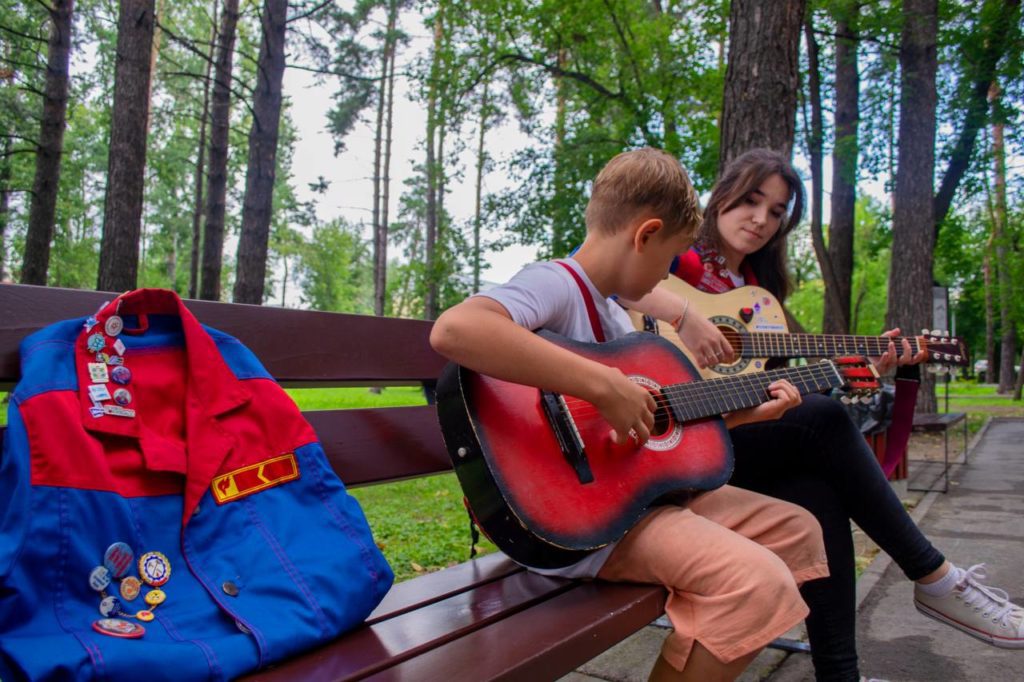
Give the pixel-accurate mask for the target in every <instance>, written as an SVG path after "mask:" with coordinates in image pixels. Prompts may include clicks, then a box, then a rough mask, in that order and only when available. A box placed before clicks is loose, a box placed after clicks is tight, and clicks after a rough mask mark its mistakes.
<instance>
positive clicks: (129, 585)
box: [121, 575, 142, 601]
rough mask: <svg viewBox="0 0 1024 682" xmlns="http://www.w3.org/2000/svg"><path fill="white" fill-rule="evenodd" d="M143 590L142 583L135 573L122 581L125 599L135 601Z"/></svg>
mask: <svg viewBox="0 0 1024 682" xmlns="http://www.w3.org/2000/svg"><path fill="white" fill-rule="evenodd" d="M141 591H142V583H140V582H139V579H138V578H136V577H135V576H134V575H130V576H128V577H126V578H125V579H124V580H122V581H121V598H122V599H124V600H125V601H133V600H134V599H135V598H136V597H138V596H139V592H141Z"/></svg>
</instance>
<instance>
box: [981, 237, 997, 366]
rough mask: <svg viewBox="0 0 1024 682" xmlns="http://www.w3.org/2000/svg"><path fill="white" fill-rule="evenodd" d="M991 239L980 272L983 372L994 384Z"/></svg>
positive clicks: (994, 357)
mask: <svg viewBox="0 0 1024 682" xmlns="http://www.w3.org/2000/svg"><path fill="white" fill-rule="evenodd" d="M992 251H993V246H992V239H991V237H990V238H989V240H988V243H987V244H986V245H985V261H984V263H983V265H982V270H983V272H984V275H985V363H986V364H987V365H988V369H986V370H985V381H986V383H990V384H991V383H995V381H993V379H992V377H994V376H996V368H997V367H999V358H997V357H996V312H995V296H994V295H993V291H992V290H993V289H994V287H995V284H994V283H993V281H992V280H993V277H992Z"/></svg>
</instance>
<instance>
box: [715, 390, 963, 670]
mask: <svg viewBox="0 0 1024 682" xmlns="http://www.w3.org/2000/svg"><path fill="white" fill-rule="evenodd" d="M731 435H732V442H733V446H734V448H735V454H736V471H735V473H734V474H733V477H732V480H731V481H730V483H731V484H733V485H737V486H740V487H742V488H747V489H749V490H754V491H756V492H760V493H764V494H766V495H771V496H773V497H777V498H779V499H783V500H786V501H789V502H793V503H796V504H799V505H800V506H802V507H804V508H805V509H807V510H808V511H810V512H811V513H812V514H814V516H815V517H816V518H817V519H818V522H819V523H820V524H821V528H822V531H823V532H824V538H825V550H826V553H827V554H828V567H829V572H830V574H831V575H830V576H829V577H828V578H825V579H822V580H813V581H811V582H808V583H806V584H805V585H804V586H803V587H802V588H801V590H800V591H801V594H802V595H803V598H804V601H806V602H807V605H808V606H809V607H810V609H811V613H810V615H809V616H808V617H807V632H808V636H809V638H810V642H811V656H812V658H813V660H814V670H815V674H816V676H817V679H819V680H844V681H845V680H857V679H858V678H859V672H858V670H857V641H856V631H855V627H856V612H855V603H856V584H855V583H856V573H855V569H854V555H853V538H852V535H851V533H850V519H853V521H855V522H856V523H857V525H858V526H859V527H860V528H861V529H863V531H864V532H865V533H867V535H868V537H870V538H871V539H872V540H874V541H875V542H876V543H877V544H878V546H879V547H881V548H882V550H883V551H885V552H886V553H887V554H889V556H891V557H892V558H893V560H894V561H896V563H897V564H898V565H899V567H900V568H901V569H903V572H904V573H905V574H906V576H907V577H908V578H909V579H911V580H917V579H919V578H922V577H924V576H926V575H928V574H929V573H931V572H932V571H934V570H935V569H937V568H938V567H939V566H941V565H942V563H943V561H944V560H945V559H944V557H943V556H942V554H941V553H939V551H938V550H936V549H935V548H934V547H933V546H932V544H931V542H929V540H928V538H926V537H925V536H924V535H923V534H922V533H921V531H920V530H919V529H918V527H917V526H916V525H915V524H914V522H913V521H912V520H911V518H910V516H909V515H908V514H907V512H906V510H905V509H904V508H903V504H902V503H901V502H900V500H899V498H898V497H897V496H896V494H895V493H894V492H893V490H892V487H891V486H890V485H889V482H888V481H887V480H886V479H885V475H884V474H883V473H882V470H881V468H880V467H879V466H878V462H877V460H876V459H875V455H874V453H873V452H872V451H871V449H870V448H869V447H868V445H867V442H866V441H865V440H864V437H863V436H862V435H861V434H860V431H859V430H858V429H857V427H856V426H854V424H853V422H852V421H850V419H849V417H848V416H847V415H846V412H845V410H843V408H842V406H841V405H840V404H839V403H838V402H836V401H835V400H832V399H831V398H827V397H825V396H823V395H818V394H814V395H809V396H805V397H804V400H803V403H802V404H801V405H800V406H799V407H796V408H794V409H792V410H789V411H788V412H786V414H785V415H784V416H783V417H782V419H780V420H778V421H773V422H762V423H758V424H748V425H746V426H740V427H737V428H735V429H733V430H732V432H731ZM910 607H911V605H910V604H907V608H910Z"/></svg>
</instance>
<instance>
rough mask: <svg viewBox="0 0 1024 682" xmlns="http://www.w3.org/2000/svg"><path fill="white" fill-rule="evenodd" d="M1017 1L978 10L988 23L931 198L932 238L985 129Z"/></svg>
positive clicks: (993, 2)
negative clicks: (959, 119) (950, 146)
mask: <svg viewBox="0 0 1024 682" xmlns="http://www.w3.org/2000/svg"><path fill="white" fill-rule="evenodd" d="M1020 1H1021V0H986V2H985V4H984V6H983V8H982V11H981V14H980V16H981V17H982V18H983V19H984V18H986V17H987V18H990V19H991V20H990V21H984V20H983V21H982V22H981V23H980V25H979V27H978V31H977V38H978V40H980V41H982V45H983V49H982V51H981V54H980V55H979V57H978V59H977V61H975V62H973V63H969V64H968V71H969V73H968V78H971V79H972V80H973V82H972V85H971V90H970V98H969V99H968V101H967V106H966V111H965V112H964V123H963V128H962V129H961V131H960V136H959V137H958V138H957V141H956V145H955V146H954V147H953V154H952V156H950V158H949V165H948V166H947V167H946V172H945V173H944V174H943V176H942V182H941V184H940V185H939V191H938V193H937V194H936V195H935V236H936V238H938V235H939V229H940V227H941V226H942V221H943V220H945V219H946V214H948V213H949V207H950V206H951V205H952V203H953V195H954V194H955V193H956V188H957V186H959V184H960V180H962V179H963V176H964V174H965V173H966V172H967V168H968V166H969V165H970V163H971V156H972V155H973V153H974V144H975V141H976V140H977V138H978V131H979V130H981V128H982V127H983V126H984V125H985V116H986V114H987V113H988V109H989V90H990V88H991V87H992V85H993V84H994V83H995V79H996V74H997V69H998V66H999V62H1000V60H1001V59H1002V58H1003V55H1004V54H1006V50H1007V48H1008V47H1009V45H1010V43H1011V41H1010V40H1009V38H1010V36H1011V35H1013V33H1014V32H1016V27H1017V26H1018V25H1019V22H1020ZM993 10H994V11H993Z"/></svg>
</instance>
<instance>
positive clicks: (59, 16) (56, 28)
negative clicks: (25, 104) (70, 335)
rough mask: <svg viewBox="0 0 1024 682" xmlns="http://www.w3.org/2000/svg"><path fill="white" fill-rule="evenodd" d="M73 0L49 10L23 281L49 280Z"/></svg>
mask: <svg viewBox="0 0 1024 682" xmlns="http://www.w3.org/2000/svg"><path fill="white" fill-rule="evenodd" d="M74 4H75V3H74V0H54V3H53V5H52V7H50V9H49V13H50V41H49V47H48V53H47V58H46V84H45V86H44V88H43V114H42V117H41V121H40V124H39V146H38V147H37V149H36V175H35V180H34V181H33V182H32V198H31V202H30V206H29V217H28V230H27V232H26V233H25V257H24V261H23V264H22V267H21V281H22V283H23V284H40V285H45V284H46V277H47V273H48V271H49V269H50V242H51V241H53V233H54V227H55V224H56V221H57V191H58V189H59V188H60V162H61V157H62V156H63V154H64V130H65V128H66V127H67V109H68V90H69V81H70V76H69V73H68V69H69V63H70V59H71V19H72V14H73V13H74Z"/></svg>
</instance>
